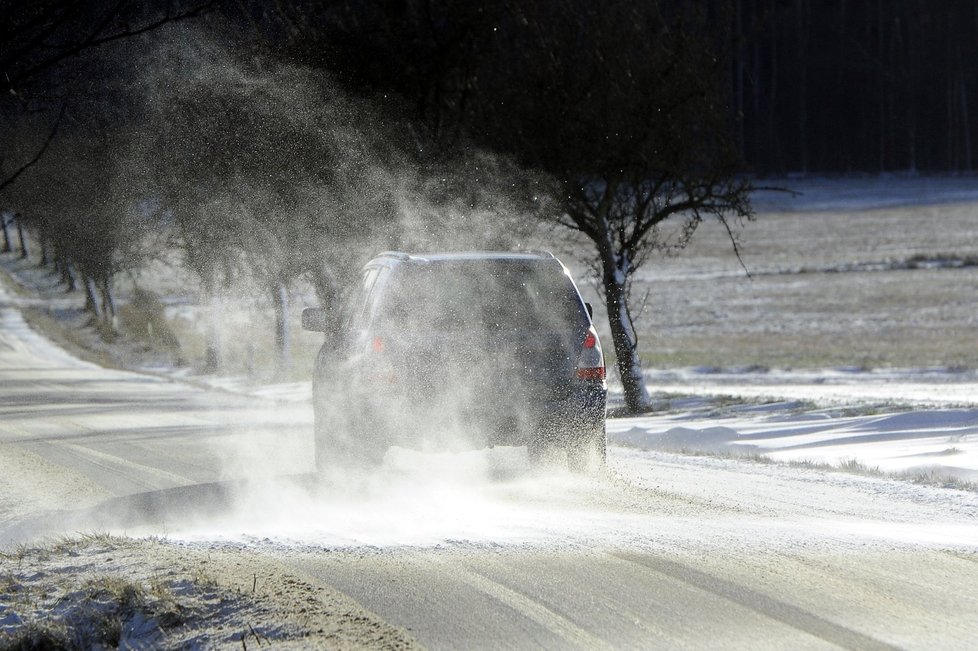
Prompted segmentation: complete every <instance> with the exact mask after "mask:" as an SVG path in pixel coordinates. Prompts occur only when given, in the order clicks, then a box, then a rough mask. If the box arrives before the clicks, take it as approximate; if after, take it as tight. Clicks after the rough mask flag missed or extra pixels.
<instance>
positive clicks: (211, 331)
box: [204, 271, 223, 373]
mask: <svg viewBox="0 0 978 651" xmlns="http://www.w3.org/2000/svg"><path fill="white" fill-rule="evenodd" d="M204 294H205V296H204V300H205V301H206V303H207V305H206V309H205V314H206V318H207V334H206V336H205V338H206V343H205V345H204V372H205V373H216V372H217V371H219V370H220V368H221V365H222V362H223V360H222V359H221V348H222V346H221V312H222V310H221V309H220V307H219V305H218V302H219V298H218V292H217V278H216V276H215V274H214V273H213V271H211V272H210V273H208V274H207V276H206V277H205V278H204Z"/></svg>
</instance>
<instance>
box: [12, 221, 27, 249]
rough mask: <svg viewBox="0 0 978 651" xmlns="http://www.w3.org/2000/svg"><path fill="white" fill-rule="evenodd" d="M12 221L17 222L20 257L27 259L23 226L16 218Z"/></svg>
mask: <svg viewBox="0 0 978 651" xmlns="http://www.w3.org/2000/svg"><path fill="white" fill-rule="evenodd" d="M14 221H15V222H17V237H18V239H20V257H21V258H27V256H28V251H27V237H26V236H25V235H24V226H23V224H21V223H20V220H19V219H17V218H16V217H14Z"/></svg>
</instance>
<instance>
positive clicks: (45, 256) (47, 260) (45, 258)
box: [41, 235, 51, 267]
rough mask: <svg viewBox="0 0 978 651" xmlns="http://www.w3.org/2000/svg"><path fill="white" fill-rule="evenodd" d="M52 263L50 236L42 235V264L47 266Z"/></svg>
mask: <svg viewBox="0 0 978 651" xmlns="http://www.w3.org/2000/svg"><path fill="white" fill-rule="evenodd" d="M49 264H51V255H50V253H49V249H48V238H46V237H44V236H43V235H41V266H42V267H46V266H48V265H49Z"/></svg>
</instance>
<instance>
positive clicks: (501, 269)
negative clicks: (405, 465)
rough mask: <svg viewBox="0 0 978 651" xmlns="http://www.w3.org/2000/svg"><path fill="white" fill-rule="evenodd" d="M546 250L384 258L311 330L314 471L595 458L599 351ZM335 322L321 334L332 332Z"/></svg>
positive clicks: (601, 453) (564, 275)
mask: <svg viewBox="0 0 978 651" xmlns="http://www.w3.org/2000/svg"><path fill="white" fill-rule="evenodd" d="M591 312H592V310H591V306H590V305H589V304H587V303H585V302H584V300H583V299H582V298H581V295H580V292H579V291H578V289H577V286H576V285H575V283H574V281H573V279H572V277H571V275H570V273H569V272H568V270H567V268H566V267H565V266H564V265H563V264H562V263H561V262H560V260H558V259H557V258H556V257H555V256H554V255H553V254H551V253H549V252H532V251H531V252H450V253H431V254H409V253H402V252H384V253H381V254H379V255H377V256H376V257H374V258H373V259H372V260H370V262H368V263H367V264H366V266H364V267H363V270H362V274H361V276H360V279H359V285H358V286H357V287H356V289H355V291H354V292H353V294H352V298H351V300H350V301H348V303H347V306H346V308H345V309H344V310H343V312H342V314H341V315H337V316H338V317H339V318H333V315H331V314H330V313H328V312H327V311H326V310H324V309H321V308H307V309H306V310H304V311H303V314H302V321H303V327H304V328H305V329H307V330H312V331H319V332H324V333H325V335H326V337H325V342H324V343H323V346H322V348H321V349H320V352H319V355H318V356H317V359H316V363H315V368H314V372H313V405H314V410H315V438H316V464H317V467H318V468H320V469H323V468H326V467H329V465H330V464H331V463H333V462H340V463H346V462H353V461H354V460H359V461H364V460H365V461H366V462H368V463H370V464H376V463H379V462H380V461H382V458H383V455H384V453H385V452H386V451H387V449H388V448H389V447H390V446H394V445H397V446H400V447H407V448H415V449H422V450H438V451H442V450H447V449H471V448H480V447H493V446H497V445H499V446H526V447H527V451H528V454H529V457H530V460H531V461H532V462H534V463H544V462H547V463H552V462H553V461H554V460H555V459H560V457H563V456H564V455H566V463H567V464H568V466H569V467H570V468H571V469H572V470H575V471H584V470H587V469H589V468H594V467H601V466H603V464H604V461H605V455H606V436H605V415H606V401H607V384H606V379H605V363H604V355H603V353H602V350H601V342H600V340H599V339H598V334H597V332H596V331H595V328H594V325H593V323H592V321H591ZM334 324H335V325H334Z"/></svg>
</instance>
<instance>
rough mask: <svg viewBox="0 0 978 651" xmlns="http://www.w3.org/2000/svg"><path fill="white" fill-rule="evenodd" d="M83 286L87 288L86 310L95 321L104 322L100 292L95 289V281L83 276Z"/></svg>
mask: <svg viewBox="0 0 978 651" xmlns="http://www.w3.org/2000/svg"><path fill="white" fill-rule="evenodd" d="M82 286H83V287H84V288H85V309H86V310H87V311H88V312H89V314H91V315H92V316H93V317H94V318H95V319H97V320H99V321H101V320H102V309H101V307H100V306H99V301H98V292H97V291H96V288H95V281H94V280H92V278H91V277H89V276H87V275H85V274H82Z"/></svg>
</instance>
